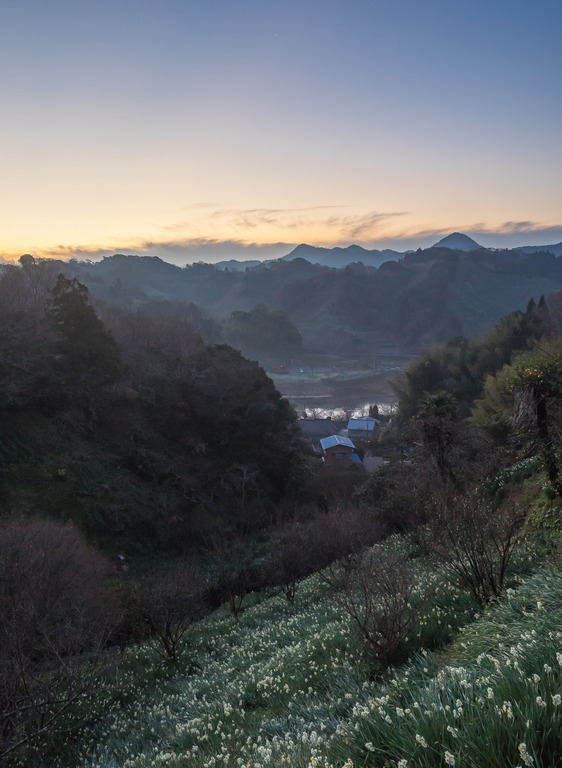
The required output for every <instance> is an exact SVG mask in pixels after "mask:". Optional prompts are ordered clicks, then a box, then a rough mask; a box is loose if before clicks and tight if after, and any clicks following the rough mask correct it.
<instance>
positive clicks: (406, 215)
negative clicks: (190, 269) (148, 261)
mask: <svg viewBox="0 0 562 768" xmlns="http://www.w3.org/2000/svg"><path fill="white" fill-rule="evenodd" d="M561 30H562V2H560V0H535V1H534V2H532V3H531V2H530V0H493V2H490V0H470V2H468V1H467V0H424V1H423V2H420V0H237V2H233V0H159V1H158V2H157V3H156V2H154V0H150V2H148V0H96V2H85V0H2V2H1V3H0V106H1V122H0V147H1V153H0V258H3V259H5V260H11V259H16V258H18V257H19V256H20V255H21V254H22V253H32V254H33V255H35V256H38V257H47V256H56V257H63V258H81V259H82V258H84V259H97V258H99V257H101V256H104V255H110V254H112V253H136V254H148V255H155V256H160V257H161V258H163V259H165V260H167V261H172V262H174V263H178V264H185V263H191V262H193V261H210V262H213V261H217V260H222V259H228V258H237V259H250V258H251V259H254V258H272V257H276V256H281V255H284V254H285V253H288V252H289V251H290V250H292V248H293V247H294V246H296V245H297V244H299V243H303V242H305V243H309V244H312V245H318V246H326V247H334V246H347V245H350V244H352V243H357V244H359V245H362V246H363V247H365V248H395V249H396V250H400V251H402V250H406V249H408V248H417V247H420V246H421V247H425V246H427V245H430V244H431V243H433V242H435V241H436V240H438V239H440V238H441V237H443V236H444V235H446V234H448V233H450V232H453V231H461V232H464V233H466V234H468V235H470V236H471V237H473V238H474V239H475V240H477V241H478V242H479V243H481V244H482V245H485V246H488V247H512V246H515V245H525V244H533V245H541V244H550V243H557V242H560V241H561V240H562V184H561V183H560V172H561V170H562V140H561V139H562V99H561V98H560V87H561V85H560V84H561V83H562V54H561V50H560V32H561Z"/></svg>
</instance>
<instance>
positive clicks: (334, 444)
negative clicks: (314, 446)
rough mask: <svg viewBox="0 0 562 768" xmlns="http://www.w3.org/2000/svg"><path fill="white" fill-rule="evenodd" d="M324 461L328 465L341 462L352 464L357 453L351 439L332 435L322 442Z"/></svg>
mask: <svg viewBox="0 0 562 768" xmlns="http://www.w3.org/2000/svg"><path fill="white" fill-rule="evenodd" d="M320 445H321V447H322V453H323V454H324V461H325V462H326V464H337V463H339V462H351V461H352V460H353V454H354V453H355V446H354V445H353V443H352V442H351V440H350V439H349V437H341V436H340V435H330V437H324V438H322V440H320Z"/></svg>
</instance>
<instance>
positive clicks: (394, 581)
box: [335, 547, 428, 664]
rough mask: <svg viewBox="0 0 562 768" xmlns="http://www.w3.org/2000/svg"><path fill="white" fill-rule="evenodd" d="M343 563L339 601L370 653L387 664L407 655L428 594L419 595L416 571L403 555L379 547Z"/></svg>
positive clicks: (336, 597) (337, 597) (397, 662)
mask: <svg viewBox="0 0 562 768" xmlns="http://www.w3.org/2000/svg"><path fill="white" fill-rule="evenodd" d="M351 566H352V567H350V562H349V561H348V562H347V563H346V564H343V566H342V571H341V577H342V582H341V584H342V589H341V590H340V591H338V592H336V594H335V599H336V601H337V602H338V603H339V604H340V606H341V607H342V608H343V609H344V611H345V612H346V613H347V614H348V615H349V616H350V618H351V619H352V621H353V623H354V624H355V626H356V628H357V629H358V630H359V633H360V635H361V637H362V638H363V641H364V643H365V647H366V649H367V653H368V655H369V656H370V657H371V658H373V659H377V660H380V661H383V662H385V663H386V664H399V663H401V662H403V661H404V660H405V659H406V658H407V656H408V653H407V641H408V638H409V637H410V635H411V634H412V632H414V630H415V629H416V627H418V626H419V622H420V619H421V616H422V614H423V610H424V607H425V603H426V601H427V599H428V598H427V597H426V598H424V599H421V598H419V597H417V598H415V597H414V593H415V587H416V582H415V577H414V572H413V570H412V569H411V567H410V566H409V565H408V563H407V560H406V558H405V557H404V556H403V555H400V554H397V553H394V552H389V551H386V550H383V549H381V548H380V547H375V548H373V549H372V550H369V551H368V552H366V553H365V554H364V555H363V556H362V557H360V558H356V559H355V560H354V561H353V562H352V563H351Z"/></svg>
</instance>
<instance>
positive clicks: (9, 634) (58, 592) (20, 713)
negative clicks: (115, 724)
mask: <svg viewBox="0 0 562 768" xmlns="http://www.w3.org/2000/svg"><path fill="white" fill-rule="evenodd" d="M107 572H108V566H107V563H106V562H105V560H104V559H103V558H102V557H101V556H100V555H99V554H98V553H97V552H96V551H95V550H93V549H92V548H91V547H90V546H88V544H87V543H86V542H85V540H84V539H83V538H82V536H81V535H80V534H79V532H78V531H77V530H76V529H75V528H74V527H73V526H72V525H61V524H60V523H56V522H52V521H46V520H39V519H29V520H13V521H7V522H6V521H5V522H3V523H2V524H1V526H0V757H2V756H5V755H7V754H9V753H10V752H12V751H14V750H15V749H17V748H18V747H22V746H24V745H26V744H28V743H29V742H30V741H31V740H32V739H34V738H36V737H37V736H39V735H42V734H52V733H56V732H57V731H58V727H59V723H60V722H61V720H62V716H63V715H64V714H65V713H67V712H68V710H69V709H70V707H71V705H73V704H74V703H76V702H78V701H80V700H82V699H83V698H84V697H85V696H86V695H87V693H88V692H89V691H90V690H91V689H92V686H93V684H94V682H95V681H96V679H97V678H98V676H99V673H100V671H101V668H100V664H99V661H100V652H101V650H102V649H103V647H104V644H105V641H106V639H107V637H108V635H109V633H110V631H111V628H112V626H113V625H114V624H115V623H116V622H117V607H116V605H115V604H114V601H113V600H112V599H111V597H110V595H109V594H108V592H107V590H106V589H105V588H104V578H105V576H106V575H107ZM68 725H69V723H68V722H65V727H68Z"/></svg>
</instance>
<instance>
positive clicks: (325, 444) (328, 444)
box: [320, 435, 355, 451]
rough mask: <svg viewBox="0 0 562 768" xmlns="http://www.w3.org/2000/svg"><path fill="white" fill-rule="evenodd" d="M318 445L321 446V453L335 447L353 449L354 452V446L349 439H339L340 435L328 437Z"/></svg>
mask: <svg viewBox="0 0 562 768" xmlns="http://www.w3.org/2000/svg"><path fill="white" fill-rule="evenodd" d="M320 445H321V446H322V450H323V451H325V450H326V449H327V448H334V447H335V446H336V445H345V446H346V447H347V448H353V450H355V446H354V445H353V443H352V442H351V440H350V439H349V437H341V436H340V435H330V437H325V438H324V439H323V440H320Z"/></svg>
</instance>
